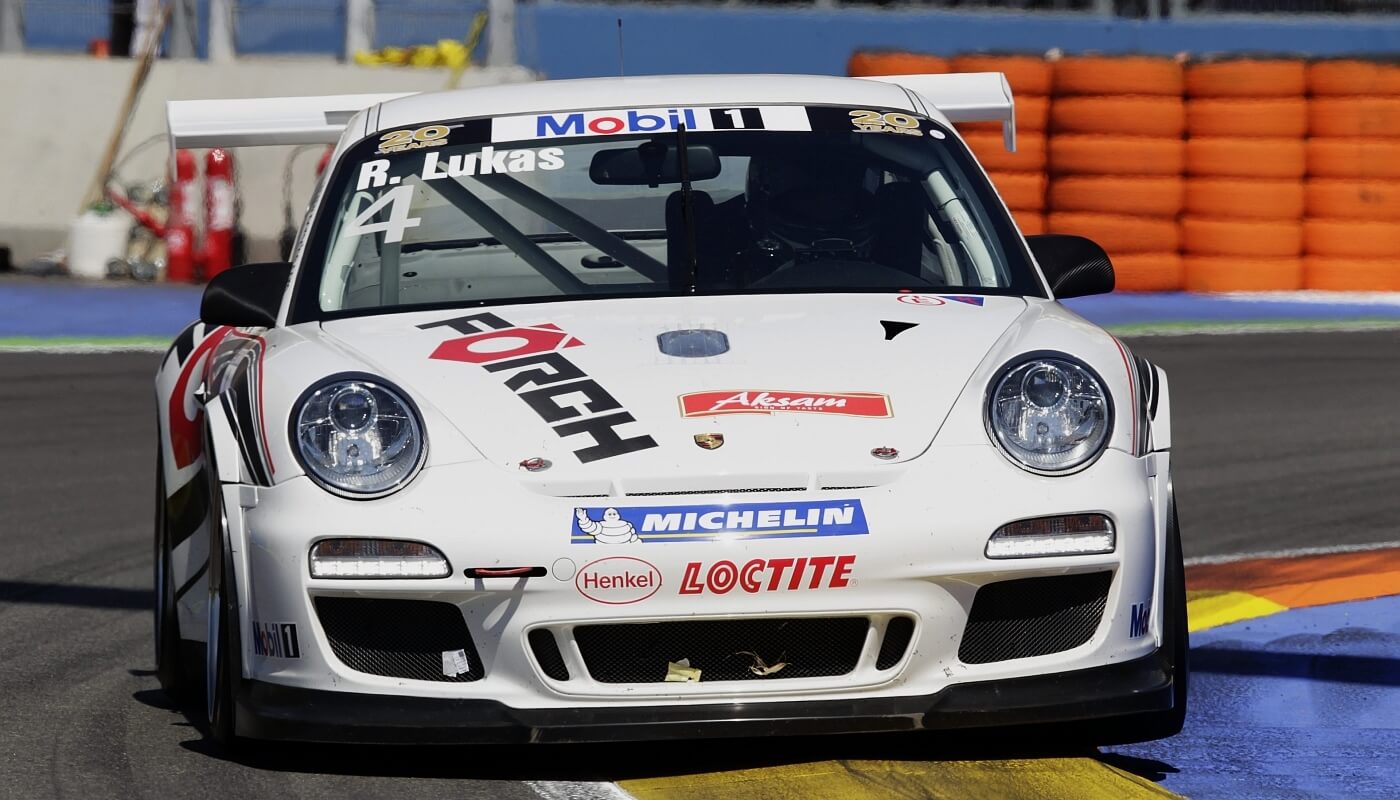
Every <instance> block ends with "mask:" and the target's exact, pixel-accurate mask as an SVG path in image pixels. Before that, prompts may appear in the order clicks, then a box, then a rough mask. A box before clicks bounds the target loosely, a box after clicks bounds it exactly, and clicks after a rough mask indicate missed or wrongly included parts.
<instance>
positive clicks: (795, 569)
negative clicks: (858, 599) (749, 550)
mask: <svg viewBox="0 0 1400 800" xmlns="http://www.w3.org/2000/svg"><path fill="white" fill-rule="evenodd" d="M855 563H856V557H855V556H853V555H847V556H812V557H810V558H767V559H764V558H755V559H754V560H752V561H749V562H747V563H745V564H744V565H743V566H739V565H738V564H735V563H734V562H733V561H716V562H714V563H713V564H710V565H709V566H706V565H705V562H703V561H692V562H690V563H689V564H686V565H685V574H684V576H683V577H682V578H681V588H680V591H679V594H705V593H709V594H728V593H729V592H731V591H734V590H736V589H737V590H738V591H741V592H747V593H749V594H757V593H759V592H780V591H788V592H793V591H797V590H799V589H841V588H844V587H846V586H848V585H850V582H851V567H853V566H854V565H855Z"/></svg>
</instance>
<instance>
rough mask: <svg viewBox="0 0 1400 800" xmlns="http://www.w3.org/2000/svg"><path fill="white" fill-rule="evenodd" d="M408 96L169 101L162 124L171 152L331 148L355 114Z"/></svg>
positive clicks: (371, 95)
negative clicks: (166, 128)
mask: <svg viewBox="0 0 1400 800" xmlns="http://www.w3.org/2000/svg"><path fill="white" fill-rule="evenodd" d="M411 94H416V93H415V92H396V93H392V94H342V95H325V96H321V97H259V98H251V99H245V100H172V101H170V102H168V103H166V106H165V114H166V124H167V125H168V126H169V128H170V146H171V148H172V149H182V148H189V147H254V146H259V145H273V144H335V143H336V142H338V141H340V134H341V133H342V132H343V131H344V130H345V126H346V124H347V123H349V122H350V118H351V117H353V116H355V114H357V113H359V112H360V111H363V110H364V109H366V108H369V107H370V106H373V105H377V104H379V103H383V102H385V101H387V100H393V99H396V98H399V97H407V96H408V95H411Z"/></svg>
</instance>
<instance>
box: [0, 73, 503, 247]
mask: <svg viewBox="0 0 1400 800" xmlns="http://www.w3.org/2000/svg"><path fill="white" fill-rule="evenodd" d="M134 69H135V64H134V62H132V61H126V60H112V61H99V60H94V59H91V58H86V57H83V56H60V55H36V54H29V55H23V56H0V110H3V113H0V141H3V142H5V143H6V147H5V150H4V152H3V153H0V244H9V245H10V246H11V247H12V248H13V250H14V257H15V259H16V261H18V262H21V263H22V262H23V261H25V260H28V259H30V258H32V257H34V256H35V255H38V254H39V253H41V252H44V251H46V250H49V249H52V248H55V247H60V246H62V243H63V241H64V238H65V235H66V231H67V226H68V223H69V221H70V220H72V218H73V217H74V216H75V215H76V213H77V212H78V209H79V206H80V205H81V203H82V199H83V197H84V195H86V193H87V191H88V187H89V186H90V185H91V184H92V181H93V176H94V174H95V172H96V170H97V167H98V162H99V161H100V160H101V158H102V153H103V151H104V149H105V148H106V143H107V138H108V136H109V135H110V132H111V131H112V129H113V127H114V125H115V123H116V118H117V114H118V112H119V110H120V107H121V102H122V98H123V97H124V96H125V94H126V90H127V86H128V84H129V83H130V81H131V76H132V72H133V70H134ZM529 78H530V75H529V73H528V72H526V71H525V70H511V71H507V72H501V73H495V72H488V71H486V70H477V71H470V72H467V73H465V74H464V75H463V76H462V80H461V83H460V85H461V86H462V87H464V88H465V87H468V86H472V85H479V84H483V83H499V82H502V81H519V80H528V79H529ZM447 81H448V73H447V72H446V71H445V70H418V69H391V68H379V69H373V68H364V67H355V66H348V65H343V64H337V63H335V62H333V61H330V60H328V59H290V58H286V59H243V60H241V61H239V62H238V63H236V64H232V65H213V64H208V63H203V62H197V61H162V62H159V63H157V64H156V66H155V68H154V69H153V70H152V71H151V74H150V77H149V78H148V80H147V82H146V86H145V91H144V92H143V93H142V95H141V101H140V104H139V105H138V107H137V109H136V113H135V116H134V118H133V119H132V124H131V126H130V128H129V129H128V131H127V135H126V139H125V145H124V147H123V151H125V150H127V149H129V148H131V147H133V146H135V145H137V144H139V143H140V142H141V141H143V140H145V139H147V138H148V137H150V136H151V135H153V134H158V133H160V132H162V131H164V130H165V101H166V100H187V99H199V98H216V97H259V96H269V95H271V96H277V95H284V96H295V95H315V94H342V93H355V92H380V91H431V90H437V89H442V88H445V87H446V85H447ZM291 149H292V148H288V147H265V148H244V149H242V150H240V151H239V152H238V153H237V154H236V158H237V159H238V162H237V163H238V168H239V178H240V188H241V189H242V192H243V225H244V227H245V228H246V229H247V231H248V233H249V237H250V240H251V241H250V244H252V245H253V251H252V252H251V254H250V255H251V256H252V257H255V258H271V257H273V256H274V255H275V243H276V240H277V236H278V233H279V232H280V230H281V228H282V191H283V180H282V175H283V170H284V165H285V162H286V159H287V156H288V154H289V153H290V151H291ZM167 157H168V151H167V150H166V148H165V146H164V145H156V146H153V147H150V148H148V149H146V150H145V151H144V152H143V153H142V154H141V155H140V156H138V157H137V158H134V159H132V160H130V161H129V162H127V163H126V164H125V165H124V166H123V167H122V169H121V175H122V177H123V178H124V179H125V180H127V181H131V180H138V179H155V178H157V177H159V176H161V175H163V174H164V171H165V164H166V158H167ZM315 163H316V154H311V153H308V154H306V155H304V156H303V157H302V158H300V159H298V162H297V168H296V172H295V173H294V175H293V180H292V184H291V187H292V199H293V207H294V208H295V209H296V212H297V214H298V215H299V214H300V212H301V211H302V210H303V209H304V208H305V204H306V202H307V198H308V197H309V196H310V193H311V185H312V182H313V179H314V170H315ZM296 221H297V222H298V223H299V222H300V216H297V218H296Z"/></svg>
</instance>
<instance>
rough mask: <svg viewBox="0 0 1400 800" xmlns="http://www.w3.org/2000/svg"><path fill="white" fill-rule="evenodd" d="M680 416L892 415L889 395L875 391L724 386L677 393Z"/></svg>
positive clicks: (879, 416) (883, 416)
mask: <svg viewBox="0 0 1400 800" xmlns="http://www.w3.org/2000/svg"><path fill="white" fill-rule="evenodd" d="M680 403H681V416H683V417H711V416H718V415H721V414H772V413H774V412H777V411H792V412H798V413H810V414H834V415H838V416H846V417H875V418H885V417H891V416H893V415H894V412H893V411H892V410H891V409H890V398H889V397H888V396H887V395H883V394H879V393H876V392H799V391H783V390H779V389H766V390H762V391H758V390H739V389H725V390H720V391H709V392H691V393H689V394H683V395H681V396H680Z"/></svg>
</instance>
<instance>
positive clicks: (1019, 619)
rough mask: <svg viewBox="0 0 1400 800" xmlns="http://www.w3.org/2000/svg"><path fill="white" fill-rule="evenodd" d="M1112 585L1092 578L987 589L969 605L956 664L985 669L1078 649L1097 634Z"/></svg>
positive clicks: (1108, 578) (1103, 576) (1105, 578)
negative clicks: (986, 665) (987, 666)
mask: <svg viewBox="0 0 1400 800" xmlns="http://www.w3.org/2000/svg"><path fill="white" fill-rule="evenodd" d="M1112 581H1113V573H1111V572H1091V573H1088V574H1085V575H1054V576H1050V577H1046V578H1021V579H1018V580H1014V581H1000V582H998V583H989V584H987V585H986V586H983V587H982V588H980V589H978V590H977V596H976V597H975V598H974V599H973V601H972V613H971V614H969V615H968V618H967V628H966V629H965V630H964V631H963V638H962V644H961V645H959V646H958V658H959V659H961V660H962V662H963V663H964V664H989V663H991V662H993V661H1006V660H1008V659H1012V658H1030V657H1031V656H1043V655H1048V654H1050V653H1059V652H1062V651H1065V650H1069V649H1071V648H1074V647H1078V646H1079V645H1081V644H1084V643H1085V642H1087V641H1089V637H1091V636H1093V635H1094V631H1095V630H1097V629H1098V627H1099V620H1101V619H1102V618H1103V610H1104V604H1105V603H1106V602H1107V600H1108V586H1109V584H1110V583H1112Z"/></svg>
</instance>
